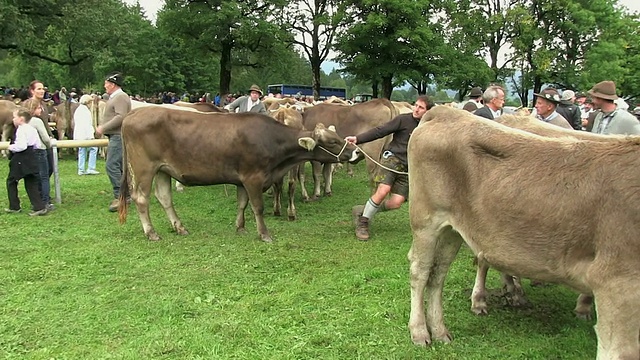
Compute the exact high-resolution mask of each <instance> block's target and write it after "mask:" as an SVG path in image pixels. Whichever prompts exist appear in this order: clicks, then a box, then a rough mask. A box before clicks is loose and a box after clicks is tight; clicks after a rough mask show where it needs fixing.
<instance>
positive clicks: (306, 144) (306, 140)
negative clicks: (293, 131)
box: [298, 137, 316, 151]
mask: <svg viewBox="0 0 640 360" xmlns="http://www.w3.org/2000/svg"><path fill="white" fill-rule="evenodd" d="M298 144H299V145H300V146H302V147H303V148H305V149H307V150H308V151H311V150H313V148H315V147H316V141H315V140H313V139H312V138H310V137H302V138H300V139H298Z"/></svg>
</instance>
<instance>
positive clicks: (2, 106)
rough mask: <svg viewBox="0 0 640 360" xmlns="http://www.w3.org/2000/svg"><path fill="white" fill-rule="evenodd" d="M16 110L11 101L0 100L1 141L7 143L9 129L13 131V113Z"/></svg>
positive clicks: (16, 106)
mask: <svg viewBox="0 0 640 360" xmlns="http://www.w3.org/2000/svg"><path fill="white" fill-rule="evenodd" d="M17 108H18V105H16V104H15V103H14V102H13V101H9V100H0V131H2V141H9V136H10V134H9V133H10V132H11V129H13V112H14V111H15V110H16V109H17Z"/></svg>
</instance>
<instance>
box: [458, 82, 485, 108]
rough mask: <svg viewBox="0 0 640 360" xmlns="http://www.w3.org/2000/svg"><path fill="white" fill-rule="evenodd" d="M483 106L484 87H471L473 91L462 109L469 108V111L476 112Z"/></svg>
mask: <svg viewBox="0 0 640 360" xmlns="http://www.w3.org/2000/svg"><path fill="white" fill-rule="evenodd" d="M482 106H484V105H482V89H480V88H479V87H477V86H476V87H474V88H473V89H471V93H470V94H469V101H467V103H466V104H464V106H463V107H462V110H467V111H468V112H474V111H476V110H478V109H479V108H481V107H482Z"/></svg>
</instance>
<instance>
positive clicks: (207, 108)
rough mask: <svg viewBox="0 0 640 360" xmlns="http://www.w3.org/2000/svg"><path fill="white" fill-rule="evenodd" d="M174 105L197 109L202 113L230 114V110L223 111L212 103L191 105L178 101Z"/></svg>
mask: <svg viewBox="0 0 640 360" xmlns="http://www.w3.org/2000/svg"><path fill="white" fill-rule="evenodd" d="M173 105H175V106H182V107H186V108H191V109H195V110H198V111H202V112H229V111H228V110H224V109H221V108H219V107H217V106H215V105H214V104H212V103H204V102H197V103H190V102H186V101H176V102H174V103H173Z"/></svg>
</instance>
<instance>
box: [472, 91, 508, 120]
mask: <svg viewBox="0 0 640 360" xmlns="http://www.w3.org/2000/svg"><path fill="white" fill-rule="evenodd" d="M482 101H484V106H483V107H481V108H479V109H478V110H476V111H474V112H473V113H474V114H475V115H477V116H482V117H483V118H487V119H489V120H493V119H495V118H497V117H498V116H500V115H502V108H503V107H504V89H503V88H502V87H500V86H497V85H493V86H489V87H488V88H487V90H485V91H484V93H483V94H482Z"/></svg>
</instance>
